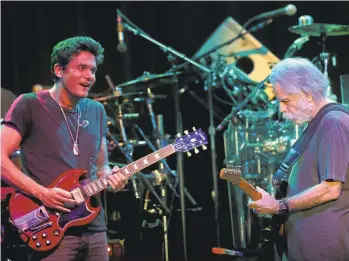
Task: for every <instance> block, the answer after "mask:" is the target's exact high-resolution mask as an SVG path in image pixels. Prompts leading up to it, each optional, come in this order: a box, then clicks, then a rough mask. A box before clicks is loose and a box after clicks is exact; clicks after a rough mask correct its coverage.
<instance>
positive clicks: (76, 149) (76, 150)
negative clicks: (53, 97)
mask: <svg viewBox="0 0 349 261" xmlns="http://www.w3.org/2000/svg"><path fill="white" fill-rule="evenodd" d="M57 103H58V102H57ZM58 105H59V108H61V111H62V114H63V117H64V119H65V123H66V124H67V128H68V131H69V134H70V137H71V139H72V141H73V153H74V155H75V156H78V155H79V145H78V136H79V128H80V117H81V111H80V107H79V106H78V107H77V110H78V121H77V122H78V127H77V130H76V135H75V139H74V136H73V133H72V131H71V130H70V127H69V123H68V120H67V117H66V116H65V113H64V110H63V108H62V106H61V105H60V104H59V103H58Z"/></svg>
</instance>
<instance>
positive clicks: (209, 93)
mask: <svg viewBox="0 0 349 261" xmlns="http://www.w3.org/2000/svg"><path fill="white" fill-rule="evenodd" d="M211 80H212V79H211V75H210V74H209V75H208V78H207V80H206V86H205V87H206V88H207V96H208V108H209V118H210V126H209V129H208V133H209V135H210V148H211V164H212V177H213V191H212V200H213V204H214V218H215V225H216V242H217V243H216V245H217V247H220V231H219V193H218V172H217V153H216V140H215V135H216V128H215V126H214V120H213V100H212V84H211Z"/></svg>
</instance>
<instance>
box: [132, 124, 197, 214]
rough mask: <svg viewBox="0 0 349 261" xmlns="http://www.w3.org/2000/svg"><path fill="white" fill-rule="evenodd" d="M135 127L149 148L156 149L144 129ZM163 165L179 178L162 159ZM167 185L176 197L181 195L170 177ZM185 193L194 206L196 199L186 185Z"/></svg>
mask: <svg viewBox="0 0 349 261" xmlns="http://www.w3.org/2000/svg"><path fill="white" fill-rule="evenodd" d="M135 127H136V129H137V131H138V132H139V134H140V135H141V136H142V138H143V139H144V141H145V142H146V143H147V144H148V146H149V148H150V149H152V150H153V151H156V148H155V146H154V145H153V144H152V143H151V141H150V140H149V139H148V138H147V137H146V136H145V135H144V132H143V130H142V129H141V128H140V127H139V126H138V125H137V124H135ZM160 162H161V163H162V164H163V165H164V168H165V169H166V170H167V172H168V173H171V175H173V177H175V178H177V174H176V172H175V171H173V170H171V168H170V166H169V165H168V164H167V162H166V161H163V160H161V161H160ZM165 180H166V183H167V185H168V186H169V188H170V189H171V190H172V192H173V193H174V194H175V196H176V197H179V195H178V193H177V191H176V189H175V187H176V186H175V187H173V186H172V184H171V182H170V181H169V180H168V179H165ZM184 193H185V196H186V197H187V198H188V200H189V201H190V203H191V204H193V205H194V206H196V205H197V202H196V201H195V199H194V198H193V197H192V195H191V194H190V193H189V191H188V190H187V189H186V188H185V187H184ZM194 210H200V209H199V208H196V209H194Z"/></svg>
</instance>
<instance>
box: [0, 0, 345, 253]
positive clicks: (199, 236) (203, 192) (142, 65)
mask: <svg viewBox="0 0 349 261" xmlns="http://www.w3.org/2000/svg"><path fill="white" fill-rule="evenodd" d="M288 3H290V2H235V1H227V2H216V1H215V2H213V1H212V2H116V1H115V2H1V38H2V41H1V65H2V66H1V87H3V88H6V89H9V90H11V91H13V92H14V93H15V94H16V95H19V94H21V93H25V92H30V91H31V89H32V86H33V85H34V84H42V85H51V84H52V81H51V76H50V68H49V62H50V54H51V50H52V48H53V46H54V45H55V44H56V43H57V42H58V41H61V40H63V39H65V38H68V37H72V36H76V35H88V36H91V37H92V38H94V39H96V40H97V41H99V42H100V43H101V44H102V46H103V47H104V48H105V62H104V64H103V65H102V66H100V68H99V69H98V72H97V83H96V85H95V87H94V89H93V92H95V93H98V92H102V91H105V90H107V89H108V88H109V87H108V84H107V82H106V81H105V79H104V76H105V75H109V76H110V77H111V79H112V81H113V82H114V84H120V83H123V82H126V81H128V80H132V79H134V78H136V77H138V76H140V75H141V74H142V73H143V72H144V71H148V72H151V73H162V72H164V71H166V70H168V69H170V65H169V63H168V61H167V55H166V54H165V53H164V52H162V51H161V50H160V49H159V48H158V47H157V46H155V45H154V44H152V43H151V42H149V41H147V40H145V39H143V38H141V37H138V36H134V35H133V34H132V33H130V32H125V35H126V41H127V46H128V52H127V53H125V54H121V53H119V52H117V50H116V46H117V44H118V39H117V33H116V9H117V8H119V9H120V10H121V11H122V12H123V13H124V14H125V15H126V16H127V17H128V18H129V19H130V20H131V21H132V22H133V23H135V24H136V25H138V26H139V27H140V28H141V29H142V30H144V31H145V32H147V33H148V34H150V35H151V36H152V37H153V38H154V39H156V40H158V41H159V42H161V43H163V44H165V45H169V46H171V47H173V48H174V49H175V50H177V51H179V52H182V53H184V54H186V55H188V56H189V57H190V56H191V55H193V54H194V53H195V52H196V51H197V50H198V49H199V47H200V46H201V45H202V44H203V43H204V41H205V40H206V39H207V37H208V36H209V35H210V34H211V33H212V32H213V31H214V30H215V28H216V27H217V26H218V25H219V24H220V23H221V22H222V21H223V20H224V19H225V18H226V17H228V16H232V17H233V18H234V19H235V20H236V21H238V22H239V23H240V24H243V23H244V22H246V21H247V20H248V19H249V18H251V17H252V16H255V15H257V14H260V13H263V12H267V11H270V10H274V9H277V8H281V7H284V6H285V5H287V4H288ZM293 4H295V5H296V6H297V10H298V11H297V14H296V15H294V16H291V17H288V16H281V17H278V18H275V19H274V22H273V23H272V24H271V25H269V26H268V27H266V28H264V29H263V30H260V31H258V32H256V33H254V34H253V35H254V36H255V37H256V38H257V39H258V40H259V41H261V42H262V43H263V44H264V45H265V46H267V48H269V49H270V50H271V51H272V52H273V53H274V54H275V55H276V56H277V57H279V58H280V59H281V58H282V57H283V56H284V54H285V52H286V50H287V48H288V47H289V45H290V44H291V43H292V42H293V41H294V40H295V39H297V38H298V37H299V36H298V35H296V34H293V33H290V32H289V31H288V27H290V26H293V25H297V23H298V17H299V16H301V15H305V14H307V15H311V16H312V17H313V18H314V22H316V23H331V24H349V16H348V14H349V2H334V1H330V2H293ZM348 40H349V37H348V36H339V37H329V38H328V39H327V50H328V51H329V52H331V53H335V54H337V67H335V68H334V67H332V66H330V70H329V77H330V79H331V82H332V86H333V92H334V93H335V94H337V96H338V97H339V98H340V83H339V76H340V75H341V74H348V73H349V64H348V61H349V48H348V46H349V41H348ZM318 41H319V38H316V37H314V38H312V39H311V40H310V41H309V42H308V43H306V44H305V46H304V48H303V50H302V51H301V52H300V55H302V56H305V57H308V58H310V59H312V58H313V57H315V56H317V55H319V53H320V52H321V47H320V45H319V44H318ZM190 87H191V89H192V90H193V91H194V92H196V93H197V94H198V95H199V96H201V97H205V95H206V93H205V92H204V90H203V84H202V82H199V83H198V84H192V85H191V86H190ZM154 93H160V94H166V95H168V98H167V99H166V100H159V101H157V102H156V103H155V104H154V110H155V113H156V114H159V113H161V114H163V115H164V122H165V131H166V132H167V133H170V134H171V135H173V134H175V130H176V127H175V126H176V125H175V118H174V109H173V99H172V95H171V93H172V92H171V86H170V85H165V86H162V87H159V88H156V89H154ZM180 105H181V112H182V116H183V126H184V128H185V129H187V128H191V127H192V126H196V127H197V128H198V127H200V128H202V129H203V130H204V131H206V132H208V126H209V114H208V111H207V109H206V108H205V107H203V106H202V105H200V104H199V103H198V102H197V101H196V100H195V99H193V97H191V96H190V95H188V94H187V93H185V94H183V95H182V96H181V104H180ZM215 106H217V108H220V109H222V110H223V111H224V112H225V113H226V114H228V113H229V111H230V108H229V107H228V106H224V105H221V104H220V103H216V102H215ZM219 122H220V121H219V120H218V119H215V125H217V124H218V123H219ZM148 127H149V126H147V124H145V126H144V128H145V131H146V132H147V134H149V132H148V130H149V128H148ZM222 134H223V132H218V133H217V135H216V145H217V153H218V156H217V165H218V168H220V167H222V166H223V160H224V158H225V157H224V148H223V138H222ZM111 160H113V159H111ZM170 164H171V166H172V167H174V166H175V157H174V156H172V158H171V159H170ZM184 164H185V173H184V177H185V184H186V186H187V188H188V190H189V191H190V193H191V194H192V195H193V197H194V198H195V200H196V201H197V203H198V205H199V206H201V207H202V208H203V210H202V211H200V212H188V213H187V228H188V229H187V240H188V251H189V255H188V257H189V258H188V260H199V259H202V258H204V260H209V259H210V258H211V259H212V260H213V259H215V257H212V255H211V254H210V252H211V248H212V247H213V246H216V242H217V241H216V234H215V233H216V232H215V229H216V227H215V222H214V215H213V202H212V198H211V190H212V188H213V184H212V174H211V157H210V151H209V150H207V151H205V152H202V153H200V154H199V155H197V156H195V157H192V158H191V159H185V160H184ZM219 191H220V220H221V222H220V234H221V238H220V239H221V246H222V247H226V248H232V239H231V233H230V232H229V231H230V224H229V219H228V218H229V217H228V211H227V208H228V205H227V194H226V184H225V183H224V182H222V181H220V182H219ZM120 197H121V198H122V197H123V196H120ZM131 198H132V197H128V196H125V198H124V199H125V200H124V202H125V201H126V202H128V200H129V201H132V199H131ZM127 204H128V203H126V205H127ZM132 204H133V203H132ZM132 204H130V208H132V206H133V205H132ZM187 204H188V205H189V206H190V204H189V202H187ZM134 205H137V204H134ZM175 206H176V207H177V208H178V206H179V203H178V200H176V202H175ZM131 212H132V211H131ZM135 213H137V211H135ZM141 219H142V218H140V219H139V220H141ZM129 220H132V221H130V223H131V225H130V226H134V224H135V222H139V220H138V219H137V220H136V221H135V220H133V219H132V218H130V219H129ZM132 222H133V223H132ZM150 234H151V233H150ZM153 234H156V233H153ZM181 235H182V233H181V227H180V216H179V214H178V212H176V211H174V214H173V216H172V217H171V225H170V231H169V234H168V236H169V242H170V243H169V244H170V250H169V251H170V260H183V258H182V239H181ZM152 241H153V242H152ZM147 244H149V245H151V246H152V247H153V248H154V249H155V250H154V251H160V243H159V241H158V238H156V237H155V236H154V237H152V236H150V237H149V238H147ZM129 251H137V250H134V249H130V250H129Z"/></svg>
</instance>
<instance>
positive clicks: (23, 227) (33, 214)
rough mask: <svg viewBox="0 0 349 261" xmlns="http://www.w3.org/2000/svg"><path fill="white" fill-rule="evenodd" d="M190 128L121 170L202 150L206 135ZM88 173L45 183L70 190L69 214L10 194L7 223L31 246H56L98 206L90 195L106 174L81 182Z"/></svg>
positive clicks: (100, 186) (87, 220)
mask: <svg viewBox="0 0 349 261" xmlns="http://www.w3.org/2000/svg"><path fill="white" fill-rule="evenodd" d="M193 129H194V132H191V133H189V134H187V135H185V136H182V137H179V138H177V139H176V140H175V142H174V143H173V144H170V145H167V146H166V147H164V148H162V149H160V150H157V151H155V152H153V153H151V154H149V155H147V156H145V157H143V158H140V159H138V160H136V161H134V162H132V163H131V164H129V165H127V166H125V167H123V168H121V169H120V172H121V173H122V174H123V175H125V176H127V177H131V176H132V175H133V174H135V173H137V172H138V171H140V170H142V169H144V168H146V167H148V166H150V165H152V164H154V163H155V162H158V161H160V160H161V159H163V158H166V157H168V156H169V155H171V154H173V153H175V152H187V153H188V156H190V152H188V151H189V150H192V149H195V153H198V152H199V150H198V149H197V147H199V146H202V147H203V149H204V150H205V149H206V146H205V144H207V137H206V134H205V133H204V132H203V131H202V130H201V129H198V130H195V128H193ZM185 133H187V132H185ZM87 174H88V172H87V171H86V170H83V169H71V170H69V171H66V172H64V173H62V174H61V175H60V176H59V177H58V178H56V180H55V181H54V182H53V183H52V184H51V185H50V186H48V187H50V188H53V187H58V188H62V189H65V190H67V191H70V193H71V194H72V195H73V197H74V199H75V200H76V202H77V206H75V207H74V208H72V209H71V212H70V213H63V212H59V211H57V210H54V209H49V208H46V207H45V206H43V205H42V203H41V202H40V201H39V200H37V199H34V198H32V197H29V196H27V195H25V194H21V193H16V194H13V195H12V197H11V199H10V202H9V212H10V222H11V223H12V225H14V226H15V227H16V228H17V230H18V231H19V234H20V238H21V239H22V240H23V241H24V242H25V243H26V244H27V245H28V246H29V247H30V248H32V249H34V250H37V251H48V250H51V249H53V248H55V247H56V246H58V245H59V243H60V241H61V240H62V238H63V235H64V233H65V231H66V230H67V229H68V228H69V227H73V226H82V225H86V224H88V223H90V222H91V221H92V220H93V219H94V218H96V217H97V215H98V213H99V211H100V209H101V208H100V207H94V206H92V204H91V202H90V198H91V197H92V196H93V195H95V194H97V193H99V192H100V191H102V190H104V189H106V188H107V186H108V184H107V177H103V178H99V179H97V180H94V181H92V182H90V183H88V184H83V182H82V179H83V177H84V176H85V177H86V175H87Z"/></svg>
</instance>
